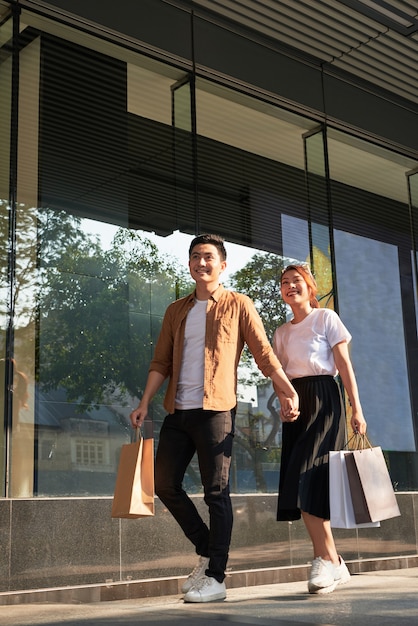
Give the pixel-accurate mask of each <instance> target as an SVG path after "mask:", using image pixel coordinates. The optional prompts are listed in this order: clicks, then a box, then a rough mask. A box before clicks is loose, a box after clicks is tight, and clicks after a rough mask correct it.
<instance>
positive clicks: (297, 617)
mask: <svg viewBox="0 0 418 626" xmlns="http://www.w3.org/2000/svg"><path fill="white" fill-rule="evenodd" d="M417 623H418V568H409V569H398V570H389V571H380V572H367V573H363V574H357V575H354V576H352V577H351V580H350V581H349V582H348V583H347V584H345V585H341V586H339V587H337V588H336V590H335V591H334V592H333V593H330V594H326V595H310V594H309V593H308V592H307V584H306V582H295V583H281V584H274V585H261V586H257V587H245V588H239V589H228V592H227V599H226V600H225V601H223V602H211V603H204V604H185V603H184V602H183V600H182V597H181V596H166V597H159V598H145V599H138V600H122V601H115V602H100V603H94V604H72V605H69V604H25V605H16V606H0V624H1V625H2V626H41V625H42V626H58V624H60V625H63V626H124V625H130V626H132V625H133V624H138V625H140V626H157V625H159V624H167V625H168V626H227V625H228V626H231V625H235V626H240V625H241V626H244V625H249V624H252V625H254V626H287V625H288V626H295V625H296V626H302V625H304V626H387V625H390V626H405V625H406V624H408V626H409V625H412V624H414V626H416V625H417Z"/></svg>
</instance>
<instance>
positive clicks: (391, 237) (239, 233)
mask: <svg viewBox="0 0 418 626" xmlns="http://www.w3.org/2000/svg"><path fill="white" fill-rule="evenodd" d="M18 19H20V24H18V25H16V24H15V27H14V29H13V20H12V19H9V20H6V21H5V22H3V24H2V26H1V27H0V37H1V39H0V43H1V45H2V56H1V64H0V106H1V111H0V130H1V137H2V142H1V147H0V150H1V166H0V167H1V169H0V217H1V224H2V235H3V240H4V241H7V242H8V245H7V246H4V247H3V249H2V252H1V257H0V259H1V260H0V268H1V274H0V276H1V279H0V280H1V293H2V305H1V307H2V308H1V343H0V350H1V355H0V358H1V362H2V363H3V367H4V374H3V375H2V378H1V383H2V384H1V386H0V389H1V393H2V404H1V407H2V409H3V408H4V413H3V420H4V425H5V427H4V429H2V431H1V435H0V437H2V440H1V446H0V463H1V468H0V479H1V485H2V491H3V494H4V495H7V496H9V497H12V498H27V497H43V496H54V497H55V496H110V495H111V494H112V492H113V487H114V481H115V476H116V469H117V462H118V453H119V450H120V447H121V445H122V444H123V443H125V442H127V441H129V440H130V437H131V429H130V426H129V419H128V416H129V413H130V411H131V407H133V406H136V404H137V402H138V398H139V397H140V396H141V390H142V389H143V387H144V384H145V381H146V377H147V372H148V364H149V361H150V359H151V356H152V352H153V345H154V343H155V341H156V338H157V336H158V331H159V328H160V324H161V320H162V316H163V314H164V311H165V309H166V307H167V305H168V304H169V303H170V302H171V301H172V300H173V299H175V298H178V297H181V296H182V295H185V294H186V293H188V292H189V291H190V290H191V289H192V288H193V283H192V281H191V279H190V276H189V274H188V271H187V260H188V258H187V251H188V245H189V242H190V240H191V238H192V237H193V236H194V235H195V234H197V233H201V232H216V233H219V234H221V235H223V236H224V237H225V239H226V245H227V251H228V259H227V261H228V268H227V273H226V274H225V285H226V286H227V287H229V288H234V289H237V290H239V291H242V292H245V293H247V294H248V295H250V296H251V297H252V298H253V299H254V301H255V303H256V306H257V308H258V309H259V311H260V314H261V316H262V318H263V321H264V323H265V326H266V329H267V332H268V334H269V336H270V337H271V336H272V334H273V332H274V329H275V328H276V327H277V325H279V324H281V323H283V321H285V320H286V317H287V314H288V311H287V310H286V307H285V305H284V304H283V302H282V301H281V299H280V289H279V284H278V276H279V275H280V269H281V268H282V267H283V265H285V264H287V263H288V262H289V260H291V261H293V260H300V261H305V260H308V261H310V262H311V263H312V265H313V268H314V271H315V274H316V277H317V280H318V284H319V288H320V294H319V295H320V300H321V305H323V306H328V307H332V308H335V309H336V310H338V312H339V313H340V315H341V317H342V319H343V321H344V322H345V324H346V325H347V326H348V328H349V330H350V331H351V333H352V335H353V342H352V346H351V353H352V358H353V363H354V366H355V370H356V373H357V378H358V382H359V387H360V395H361V399H362V403H363V408H364V410H365V415H366V419H367V421H368V424H369V434H370V438H371V440H372V442H374V443H376V444H378V445H382V447H383V448H384V450H385V452H386V454H387V458H388V460H389V462H390V466H391V474H392V478H393V479H394V481H395V484H396V487H397V489H399V490H410V491H414V490H417V489H418V454H417V446H416V442H417V429H418V423H417V415H418V397H417V391H416V389H415V387H416V383H415V386H414V376H416V374H415V372H416V371H417V368H418V354H417V349H416V346H417V319H418V315H417V272H416V269H417V254H418V251H417V241H418V235H417V223H418V215H417V211H418V208H417V207H418V185H417V182H416V181H417V180H418V178H417V177H418V174H417V172H416V168H417V163H416V162H414V161H413V160H412V159H411V158H410V157H407V156H404V155H402V154H400V153H399V152H395V151H392V150H389V149H387V148H383V147H381V146H379V145H377V144H374V143H372V142H371V141H366V140H365V139H363V138H361V137H359V136H354V134H348V133H346V132H342V131H341V130H339V129H337V128H336V127H332V125H328V126H326V127H325V126H322V125H319V124H318V120H317V119H314V118H313V117H312V116H309V115H308V114H306V115H305V116H303V115H301V114H300V112H299V113H298V114H297V113H296V112H293V111H291V110H289V108H287V109H284V108H280V107H279V106H277V105H275V104H273V103H271V102H269V101H268V100H267V99H264V100H263V99H260V98H259V97H255V96H253V95H251V94H250V93H245V90H244V89H240V90H239V91H238V90H236V89H234V88H233V87H232V86H228V85H226V84H222V85H221V84H220V82H215V81H210V80H208V79H206V78H202V77H201V76H197V75H194V74H193V72H190V69H189V68H186V67H181V64H177V65H169V64H167V63H162V62H161V61H157V60H156V59H152V58H150V57H149V56H144V55H141V54H140V53H139V52H133V51H132V50H131V49H127V48H126V49H125V48H122V47H118V46H116V45H115V44H113V43H107V42H105V41H104V40H102V39H99V38H97V39H95V38H94V37H92V36H91V35H87V34H83V33H82V32H81V31H77V30H76V29H75V28H74V29H72V28H69V27H67V28H65V29H64V28H62V27H59V26H58V25H57V24H54V23H52V22H48V21H47V20H45V21H41V20H40V19H39V18H36V20H35V18H34V16H33V15H31V13H29V12H25V11H24V12H23V13H22V14H21V16H20V17H16V20H18ZM13 38H15V39H17V38H18V39H19V41H18V42H17V40H16V41H15V45H14V46H13V45H12V44H13ZM12 50H15V51H17V52H15V53H14V54H12ZM163 391H164V390H163ZM163 391H162V392H161V393H160V394H159V395H158V397H156V398H155V400H154V402H153V405H152V414H151V415H150V418H151V419H150V420H149V422H148V423H147V424H146V426H145V431H146V434H151V433H152V432H153V433H154V435H155V437H156V439H157V440H158V432H159V427H160V424H161V421H162V419H163V417H164V411H163V407H162V394H163ZM238 391H239V405H238V414H237V436H236V443H235V449H234V459H233V470H232V488H233V491H234V492H235V493H248V492H272V493H273V492H276V491H277V484H278V467H279V460H280V420H279V416H278V408H279V407H278V402H277V399H276V398H275V396H274V394H273V391H272V388H271V386H270V385H269V384H268V383H267V381H265V380H264V379H263V377H262V376H260V375H259V374H258V371H257V370H256V369H255V368H254V364H253V362H252V360H251V358H250V357H249V355H248V354H247V353H244V354H243V357H242V362H241V366H240V372H239V390H238ZM395 407H396V408H395ZM347 409H348V412H349V407H347ZM187 487H188V489H189V490H191V491H193V490H194V491H196V492H199V491H200V484H199V479H198V471H197V467H196V466H194V465H193V464H192V466H191V468H190V471H189V472H188V474H187Z"/></svg>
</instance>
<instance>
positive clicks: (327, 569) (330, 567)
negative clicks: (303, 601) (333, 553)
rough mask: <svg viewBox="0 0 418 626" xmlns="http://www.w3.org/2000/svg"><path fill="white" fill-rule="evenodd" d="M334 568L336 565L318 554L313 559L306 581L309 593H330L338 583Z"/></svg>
mask: <svg viewBox="0 0 418 626" xmlns="http://www.w3.org/2000/svg"><path fill="white" fill-rule="evenodd" d="M344 565H345V564H344ZM339 567H341V565H340V566H339ZM336 569H337V567H336V566H335V565H334V564H333V563H331V561H327V560H326V559H323V558H322V557H320V556H318V557H317V558H316V559H314V560H313V561H312V568H311V573H310V575H309V581H308V591H309V593H330V592H331V591H334V589H335V587H336V586H337V585H338V578H337V579H336V572H335V570H336Z"/></svg>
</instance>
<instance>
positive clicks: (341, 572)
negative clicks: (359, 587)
mask: <svg viewBox="0 0 418 626" xmlns="http://www.w3.org/2000/svg"><path fill="white" fill-rule="evenodd" d="M338 558H339V559H340V564H339V565H337V566H336V567H335V566H334V567H335V574H334V578H335V580H336V581H337V585H344V584H345V583H348V581H349V580H350V578H351V574H350V572H349V571H348V567H347V565H346V564H345V563H344V559H343V557H342V556H339V555H338Z"/></svg>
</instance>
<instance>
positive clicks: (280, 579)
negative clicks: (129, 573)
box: [0, 554, 418, 606]
mask: <svg viewBox="0 0 418 626" xmlns="http://www.w3.org/2000/svg"><path fill="white" fill-rule="evenodd" d="M347 566H348V568H349V570H350V572H351V574H361V573H365V572H377V571H386V570H397V569H408V568H413V567H418V554H411V555H406V556H398V557H393V558H392V557H390V558H377V559H367V560H358V561H347ZM308 572H309V565H308V564H306V565H298V566H290V567H276V568H270V569H255V570H241V571H236V572H229V573H228V575H227V578H226V585H227V588H228V589H236V588H245V587H254V586H257V585H268V584H278V583H289V582H298V581H302V580H307V578H308ZM184 578H185V577H180V578H179V577H171V578H155V579H147V580H138V581H129V582H119V583H109V584H98V585H85V586H76V587H61V588H58V587H56V588H49V589H39V590H28V591H13V592H3V593H0V606H10V605H18V604H31V603H54V604H57V603H61V604H87V603H93V602H110V601H116V600H132V599H139V598H153V597H160V596H170V595H181V585H182V583H183V580H184Z"/></svg>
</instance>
